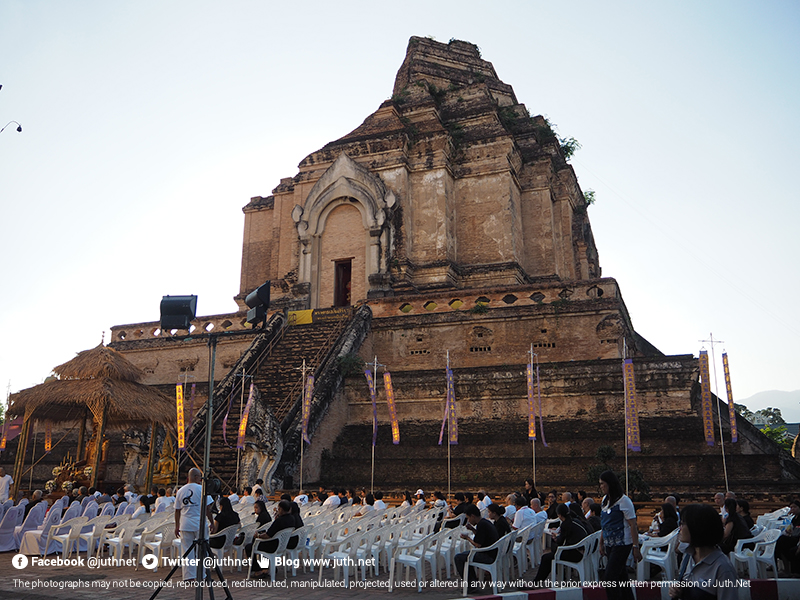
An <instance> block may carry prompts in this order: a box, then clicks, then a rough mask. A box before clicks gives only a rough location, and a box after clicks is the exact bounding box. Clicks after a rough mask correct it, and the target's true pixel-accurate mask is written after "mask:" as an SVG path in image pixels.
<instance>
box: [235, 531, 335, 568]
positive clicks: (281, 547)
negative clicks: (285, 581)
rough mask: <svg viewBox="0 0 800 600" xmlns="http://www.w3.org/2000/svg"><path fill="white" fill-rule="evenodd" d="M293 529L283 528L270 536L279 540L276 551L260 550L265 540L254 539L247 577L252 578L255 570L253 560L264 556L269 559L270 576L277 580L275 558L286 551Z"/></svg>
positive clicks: (284, 566)
mask: <svg viewBox="0 0 800 600" xmlns="http://www.w3.org/2000/svg"><path fill="white" fill-rule="evenodd" d="M293 531H294V529H281V530H280V531H279V532H278V533H276V534H275V535H274V536H272V538H270V539H272V540H276V541H277V542H278V547H277V548H275V551H274V552H264V551H263V550H258V549H257V548H258V546H259V545H260V544H261V542H262V541H263V540H254V546H253V555H252V557H251V560H250V567H249V568H248V569H247V579H250V575H251V573H252V572H253V562H254V561H256V560H258V557H259V556H263V557H264V558H266V559H267V560H268V561H269V577H270V579H271V580H272V581H275V559H276V558H277V557H279V556H283V554H284V553H285V552H286V545H287V544H288V543H289V538H290V537H292V532H293ZM267 541H269V540H267ZM321 570H322V569H320V571H321ZM283 574H284V576H286V565H285V564H284V565H283Z"/></svg>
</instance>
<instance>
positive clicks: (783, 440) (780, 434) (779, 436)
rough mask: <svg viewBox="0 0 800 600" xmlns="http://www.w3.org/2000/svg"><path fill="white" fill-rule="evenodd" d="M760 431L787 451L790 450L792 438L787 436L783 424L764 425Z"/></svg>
mask: <svg viewBox="0 0 800 600" xmlns="http://www.w3.org/2000/svg"><path fill="white" fill-rule="evenodd" d="M778 412H780V411H778ZM761 433H763V434H764V435H765V436H767V437H768V438H769V439H771V440H772V441H773V442H775V443H776V444H778V445H779V446H780V447H781V448H783V449H784V450H786V451H787V452H791V451H792V441H794V440H793V439H792V438H791V437H789V434H788V432H787V431H786V426H785V425H776V426H772V425H766V426H765V427H764V429H762V430H761Z"/></svg>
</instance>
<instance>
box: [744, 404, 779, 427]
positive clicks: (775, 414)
mask: <svg viewBox="0 0 800 600" xmlns="http://www.w3.org/2000/svg"><path fill="white" fill-rule="evenodd" d="M735 406H736V405H734V407H735ZM755 414H756V415H757V416H759V417H762V418H763V419H764V420H765V421H766V423H767V425H786V421H784V420H783V415H781V409H780V408H772V407H769V406H768V407H767V408H762V409H761V410H757V411H756V412H755Z"/></svg>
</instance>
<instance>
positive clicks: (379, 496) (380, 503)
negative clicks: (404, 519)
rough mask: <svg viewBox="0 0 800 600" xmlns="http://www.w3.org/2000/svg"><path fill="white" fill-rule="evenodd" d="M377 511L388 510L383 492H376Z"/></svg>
mask: <svg viewBox="0 0 800 600" xmlns="http://www.w3.org/2000/svg"><path fill="white" fill-rule="evenodd" d="M374 508H375V510H386V502H384V501H383V492H375V507H374Z"/></svg>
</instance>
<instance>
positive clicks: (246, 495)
mask: <svg viewBox="0 0 800 600" xmlns="http://www.w3.org/2000/svg"><path fill="white" fill-rule="evenodd" d="M252 491H253V488H251V487H250V486H249V485H248V486H246V487H245V488H244V491H243V492H242V497H241V498H239V504H255V503H256V499H255V497H254V496H253V495H252V494H251V493H250V492H252Z"/></svg>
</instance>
